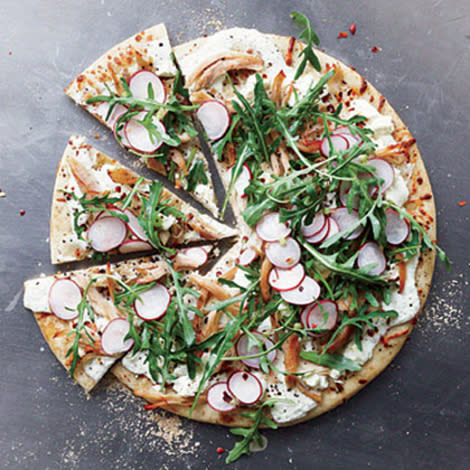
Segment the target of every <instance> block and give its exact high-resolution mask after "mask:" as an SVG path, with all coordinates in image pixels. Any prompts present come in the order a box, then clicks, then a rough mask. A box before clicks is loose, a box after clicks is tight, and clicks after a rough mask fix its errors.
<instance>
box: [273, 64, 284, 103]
mask: <svg viewBox="0 0 470 470" xmlns="http://www.w3.org/2000/svg"><path fill="white" fill-rule="evenodd" d="M285 78H286V74H285V73H284V72H283V71H282V70H281V71H280V72H279V73H278V74H277V75H276V76H275V77H274V79H273V84H272V86H271V96H270V97H271V101H272V102H273V103H274V104H275V105H276V106H277V107H280V106H281V104H282V83H283V82H284V79H285Z"/></svg>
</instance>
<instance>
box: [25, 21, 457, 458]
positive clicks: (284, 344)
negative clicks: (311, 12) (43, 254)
mask: <svg viewBox="0 0 470 470" xmlns="http://www.w3.org/2000/svg"><path fill="white" fill-rule="evenodd" d="M292 17H293V18H294V20H295V21H296V22H297V23H298V24H299V25H300V26H301V27H302V28H303V30H302V32H301V34H300V38H301V39H302V40H303V41H300V40H296V39H295V38H294V37H283V36H278V35H273V34H265V33H261V32H259V31H256V30H253V29H243V28H232V29H228V30H224V31H220V32H218V33H216V34H214V35H212V36H208V37H203V38H199V39H195V40H192V41H189V42H188V43H186V44H182V45H179V46H176V47H175V48H173V49H171V47H170V46H169V40H168V37H167V34H166V30H165V28H164V27H163V26H162V25H159V26H156V27H154V28H150V29H149V30H147V31H144V32H142V33H139V34H137V35H136V36H134V37H133V38H132V39H129V40H127V41H125V42H124V43H122V44H120V45H118V46H116V47H115V48H113V49H111V51H110V52H109V53H107V54H105V55H104V56H103V57H102V58H101V59H99V60H98V61H97V62H96V63H95V64H93V65H92V66H91V67H90V68H89V69H87V71H85V72H84V73H83V74H82V75H80V76H79V77H78V78H77V79H76V80H75V81H74V82H73V83H72V85H71V86H70V87H69V88H68V89H67V93H68V94H69V95H70V96H72V98H73V99H75V100H76V101H77V102H78V103H79V104H80V105H82V106H84V107H85V108H86V109H87V110H88V111H90V112H91V113H92V114H93V115H94V116H95V117H97V118H98V119H100V120H101V121H102V122H103V124H105V125H107V126H108V127H113V126H112V125H110V122H112V121H113V119H114V135H115V137H116V139H117V140H118V142H119V143H120V144H122V145H124V146H125V147H127V148H129V149H130V150H132V151H134V153H138V154H142V155H143V154H145V158H147V160H148V161H149V162H150V161H153V160H157V161H158V162H160V163H162V164H163V166H165V171H163V170H162V173H163V174H166V175H167V176H169V175H170V173H171V174H173V175H178V176H177V177H175V178H173V179H172V178H169V179H170V182H172V183H175V182H176V181H180V182H181V181H183V179H184V178H183V176H184V175H185V172H184V171H183V166H184V165H181V166H180V165H179V164H178V163H176V165H177V166H178V170H177V171H176V172H173V173H172V170H170V167H168V166H166V165H168V162H170V161H173V163H175V161H174V160H171V158H168V156H169V155H170V154H171V152H172V151H175V150H176V151H178V152H181V153H182V154H183V155H185V153H184V152H183V150H182V149H183V148H184V146H185V145H187V146H188V148H189V149H191V150H190V153H191V152H192V155H195V154H198V153H199V152H200V147H198V144H196V143H194V142H193V141H192V140H191V139H193V138H194V137H195V136H193V135H192V131H191V129H193V121H199V124H200V125H201V126H202V130H203V137H204V138H205V140H206V142H207V144H208V148H209V149H210V155H208V157H209V158H212V159H213V161H214V164H215V167H216V168H217V171H218V173H219V176H220V179H221V181H222V183H223V186H224V189H225V200H224V202H223V204H222V207H221V209H222V210H221V211H220V212H219V211H218V209H217V210H212V212H213V213H214V214H220V216H221V217H224V216H225V213H226V211H227V210H228V208H229V207H231V209H232V211H233V215H234V217H235V221H236V226H235V227H234V228H231V227H229V226H227V225H225V224H223V223H222V222H218V221H216V220H214V219H211V218H210V217H209V216H207V215H205V214H202V213H199V212H198V211H196V210H195V209H194V208H193V207H192V206H191V205H189V203H187V202H183V201H182V200H181V199H179V198H178V197H177V196H176V195H174V194H173V193H171V192H170V191H168V190H167V189H165V188H163V186H162V184H161V183H157V182H155V181H149V180H148V179H145V178H143V177H140V176H139V175H138V174H137V173H135V172H134V171H132V170H130V169H128V168H126V167H124V166H122V165H121V164H120V163H118V162H117V161H115V160H112V159H110V158H109V157H106V156H105V155H103V154H102V153H100V152H99V151H97V150H95V149H93V148H92V147H90V146H89V145H87V144H86V143H85V141H84V139H83V138H81V137H77V136H72V137H71V138H70V141H69V145H68V147H67V149H66V151H65V153H64V156H63V157H62V160H61V162H60V163H59V168H58V172H57V179H56V186H55V189H54V197H53V204H52V218H51V253H52V262H53V263H60V262H66V261H75V260H79V259H84V258H92V259H104V258H106V259H110V260H111V261H112V258H113V257H115V256H118V255H119V254H123V253H132V252H138V251H141V250H149V251H150V250H154V251H156V254H155V255H153V256H152V257H147V258H140V259H136V260H132V259H131V260H129V259H126V260H124V261H119V262H116V263H114V264H110V263H109V262H108V263H107V264H106V265H102V266H99V267H92V268H88V269H84V270H80V271H69V272H67V273H63V274H57V275H55V276H49V277H43V278H39V279H37V280H33V281H28V282H27V283H26V285H25V306H26V307H27V308H29V309H31V310H33V312H34V314H35V316H36V319H37V321H38V323H39V326H40V328H41V330H42V331H43V334H44V336H45V338H46V341H47V342H48V343H49V344H50V346H51V349H52V351H53V352H54V354H55V355H56V356H57V357H58V359H59V360H60V361H61V362H62V364H64V366H65V367H66V368H67V369H69V370H71V371H72V375H73V376H74V378H75V379H76V380H77V382H79V383H80V384H81V385H82V386H83V387H84V388H85V390H87V391H89V390H91V388H92V387H93V386H94V385H95V384H96V383H97V382H98V381H99V380H100V378H101V377H102V376H103V375H104V374H105V373H106V372H107V371H108V370H110V371H111V373H112V374H113V375H114V376H115V377H116V378H117V379H118V380H119V381H121V382H122V383H123V384H125V385H126V386H127V387H129V388H130V389H131V390H132V391H133V392H134V394H135V395H136V396H138V397H141V398H143V399H145V400H146V401H147V402H148V404H147V408H148V409H154V408H164V409H166V410H168V411H171V412H173V413H176V414H179V415H182V416H186V417H189V418H191V419H194V420H199V421H205V422H209V423H217V424H222V425H225V426H229V427H231V428H232V430H233V433H234V434H236V435H238V436H241V439H240V440H239V441H238V442H237V443H236V444H235V446H234V448H233V449H232V450H231V451H230V453H229V454H228V457H227V462H231V461H234V460H236V459H238V458H239V457H241V456H242V455H244V454H249V453H250V452H251V451H253V450H254V449H255V448H256V447H263V444H264V438H263V436H262V434H261V432H260V431H261V429H262V428H265V427H271V428H277V427H279V426H289V425H293V424H296V423H299V422H302V421H306V420H309V419H311V418H314V417H315V416H318V415H320V414H322V413H324V412H326V411H328V410H331V409H332V408H334V407H336V406H337V405H339V404H341V403H343V402H344V401H345V400H346V399H348V398H350V397H351V396H352V395H354V394H355V393H357V392H358V391H359V390H360V389H362V388H363V387H364V386H365V385H366V384H368V383H369V382H370V381H371V380H372V379H373V378H374V377H375V376H377V375H378V374H379V373H380V372H381V371H382V370H384V369H385V368H386V367H387V366H388V365H389V364H390V362H391V361H392V360H393V358H394V357H395V356H396V354H397V353H398V352H399V350H400V349H401V347H402V346H403V344H404V343H405V341H406V339H407V338H408V336H409V335H410V333H411V331H412V329H413V327H414V325H415V323H416V320H417V316H418V315H419V313H420V312H421V310H422V308H423V305H424V302H425V300H426V297H427V294H428V292H429V289H430V285H431V278H432V273H433V269H434V262H435V256H436V254H437V255H438V256H439V258H441V259H442V260H443V261H444V262H448V260H447V258H446V256H445V253H444V252H443V251H442V250H441V248H439V247H438V246H437V244H436V240H435V237H436V213H435V208H434V201H433V195H432V190H431V186H430V182H429V179H428V176H427V174H426V170H425V167H424V164H423V160H422V158H421V156H420V153H419V150H418V147H417V145H416V141H415V139H414V137H413V136H412V134H411V133H410V131H409V130H408V128H407V127H406V126H405V124H404V123H403V122H402V120H401V119H400V117H399V116H398V115H397V113H396V112H395V111H394V110H393V108H392V107H391V106H390V104H389V103H388V102H387V100H386V99H385V98H384V97H383V96H382V95H381V94H380V93H379V92H378V91H377V90H376V89H375V88H374V87H373V86H372V85H371V84H370V83H368V82H367V81H366V80H365V78H364V77H362V76H361V75H360V74H359V73H358V72H357V71H355V70H354V69H353V68H351V67H349V66H347V65H345V64H344V63H342V62H340V61H338V60H336V59H334V58H332V57H330V56H328V55H327V54H326V53H324V52H321V51H319V50H317V49H316V48H315V46H316V45H318V38H317V37H316V35H315V33H314V31H313V30H312V28H311V26H310V23H309V21H308V19H307V18H306V17H305V16H304V15H302V14H299V13H293V15H292ZM173 56H174V60H172V57H173ZM135 77H137V80H138V82H137V83H138V84H139V85H138V86H137V84H136V82H135V81H133V80H136V78H135ZM157 79H158V80H159V81H157ZM160 82H161V83H162V84H163V85H162V87H163V88H161V90H160V88H159V87H160V85H159V83H160ZM175 89H176V90H177V91H176V92H174V93H173V92H172V90H175ZM142 90H144V92H143V91H142ZM158 90H160V92H158ZM163 90H164V91H163ZM167 95H170V96H171V98H170V99H168V98H167ZM119 107H120V108H119ZM116 110H117V111H116ZM118 111H119V113H118V114H119V117H116V116H117V114H116V113H117V112H118ZM186 119H187V121H186ZM171 123H173V124H175V126H176V127H173V128H172V127H171ZM186 125H187V126H191V129H189V127H185V126H186ZM182 129H184V132H186V133H188V135H189V136H191V139H189V140H188V141H187V142H183V140H185V139H181V133H179V132H178V130H179V131H181V130H182ZM175 136H179V138H178V139H176V138H175ZM134 138H135V139H136V141H138V145H137V146H134V145H133V144H132V142H135V141H134V140H133V139H134ZM126 139H128V140H129V142H127V141H126ZM172 139H174V140H172ZM130 141H132V142H130ZM126 142H127V143H126ZM129 143H130V144H131V145H129ZM140 144H142V148H143V147H145V151H146V152H143V153H142V152H139V151H138V150H137V151H136V148H137V147H138V146H139V145H140ZM172 144H175V145H172ZM162 148H164V149H165V150H164V151H163V153H164V154H165V155H166V156H162V155H161V152H162V151H161V149H162ZM194 149H196V150H194ZM142 155H141V156H142ZM184 158H186V157H184ZM201 158H203V159H201V160H200V161H201V162H202V165H203V168H204V172H206V174H207V175H208V181H209V183H207V184H208V186H207V188H209V189H208V191H212V187H213V186H212V185H211V183H210V174H209V173H207V168H208V167H207V165H208V163H207V162H208V159H207V158H206V157H201ZM185 162H186V167H187V169H190V168H192V166H191V164H190V163H188V161H187V160H185ZM154 166H155V165H154ZM186 184H187V183H186ZM200 184H206V183H200ZM181 187H183V188H186V189H187V190H188V192H189V193H190V194H192V195H193V196H194V197H196V195H195V194H194V193H192V192H191V191H190V190H189V188H188V186H184V184H183V185H182V186H181ZM213 200H215V199H213ZM206 207H208V209H209V210H211V209H210V207H209V206H207V205H206ZM230 237H232V238H231V240H232V245H231V247H230V248H229V249H227V250H226V251H225V252H222V253H219V250H218V249H214V250H212V252H211V248H212V247H213V245H212V242H211V241H213V240H219V239H222V238H230ZM201 243H204V246H202V247H201V246H200V245H201ZM209 252H211V253H212V254H211V258H212V260H211V263H208V264H206V263H207V262H208V258H209V256H208V253H209ZM201 268H202V269H201Z"/></svg>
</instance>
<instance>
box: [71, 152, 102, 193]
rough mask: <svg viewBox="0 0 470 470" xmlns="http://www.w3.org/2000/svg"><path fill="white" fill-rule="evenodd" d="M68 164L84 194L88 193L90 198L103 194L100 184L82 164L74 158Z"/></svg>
mask: <svg viewBox="0 0 470 470" xmlns="http://www.w3.org/2000/svg"><path fill="white" fill-rule="evenodd" d="M68 164H69V167H70V171H71V172H72V174H73V176H74V177H75V179H76V180H77V182H78V185H79V187H80V190H81V191H82V192H83V193H87V195H90V196H92V195H96V194H100V193H101V186H100V183H99V182H98V180H97V179H96V178H95V177H94V176H93V174H92V173H91V172H90V171H88V170H87V169H86V168H85V166H84V165H83V164H82V163H81V162H79V161H78V160H77V159H75V158H73V157H69V159H68Z"/></svg>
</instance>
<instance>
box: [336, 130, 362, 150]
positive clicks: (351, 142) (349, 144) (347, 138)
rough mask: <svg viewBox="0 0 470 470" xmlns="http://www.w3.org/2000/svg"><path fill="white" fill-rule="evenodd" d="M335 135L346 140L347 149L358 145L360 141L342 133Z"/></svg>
mask: <svg viewBox="0 0 470 470" xmlns="http://www.w3.org/2000/svg"><path fill="white" fill-rule="evenodd" d="M335 135H340V136H341V137H343V138H344V139H346V140H347V142H348V148H350V147H352V146H353V145H357V144H358V143H360V142H361V139H359V137H357V136H355V135H352V134H346V133H343V134H335Z"/></svg>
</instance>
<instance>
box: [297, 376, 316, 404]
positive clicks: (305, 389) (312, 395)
mask: <svg viewBox="0 0 470 470" xmlns="http://www.w3.org/2000/svg"><path fill="white" fill-rule="evenodd" d="M297 388H298V389H299V392H301V393H303V394H304V395H305V396H307V397H309V398H311V399H312V400H314V401H316V402H317V403H320V402H321V395H319V394H318V393H315V392H313V391H312V390H310V388H309V387H307V386H306V385H305V384H304V383H303V382H302V381H301V380H299V381H297Z"/></svg>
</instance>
